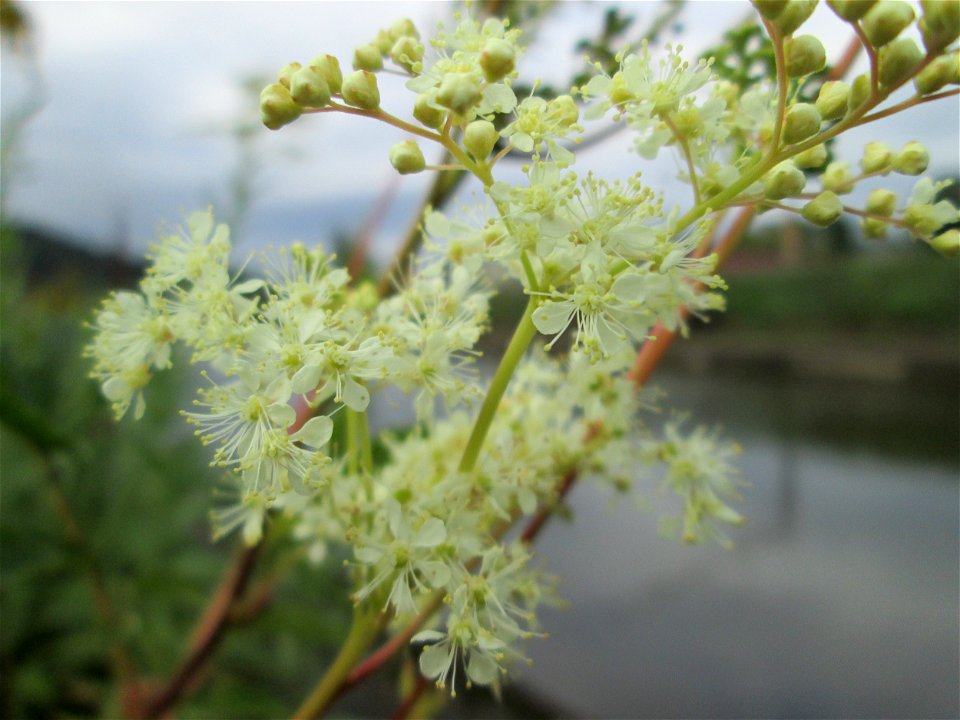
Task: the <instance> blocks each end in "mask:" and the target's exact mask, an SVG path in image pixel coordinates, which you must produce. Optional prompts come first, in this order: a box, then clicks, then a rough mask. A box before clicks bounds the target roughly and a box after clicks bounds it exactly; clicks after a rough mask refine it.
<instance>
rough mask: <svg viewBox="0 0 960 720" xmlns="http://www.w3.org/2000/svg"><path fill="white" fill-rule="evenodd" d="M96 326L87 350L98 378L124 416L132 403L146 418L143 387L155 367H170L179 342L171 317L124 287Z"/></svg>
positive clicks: (116, 410)
mask: <svg viewBox="0 0 960 720" xmlns="http://www.w3.org/2000/svg"><path fill="white" fill-rule="evenodd" d="M93 329H94V331H95V335H94V337H93V340H92V341H91V343H90V345H88V346H87V348H86V349H85V354H86V355H87V356H88V357H91V358H93V360H94V368H93V372H92V376H93V377H95V378H97V379H99V380H100V382H101V385H102V389H103V394H104V396H105V397H106V398H107V399H108V400H110V401H111V403H112V405H113V411H114V413H115V414H116V416H117V418H118V419H119V418H121V417H123V415H124V414H125V413H126V412H127V409H128V408H129V407H130V404H131V402H133V404H134V416H135V417H136V418H137V419H140V418H141V417H142V416H143V413H144V410H145V409H146V403H145V402H144V399H143V393H142V390H143V388H144V387H145V386H146V385H147V383H148V382H149V381H150V378H151V377H152V370H154V369H158V370H159V369H163V368H167V367H169V366H170V347H171V343H172V341H173V340H174V334H173V331H172V330H171V326H170V319H169V318H168V317H167V316H166V315H165V314H164V313H162V312H161V311H159V310H158V309H157V308H156V307H154V306H153V305H151V304H150V303H149V302H148V301H147V299H146V298H145V297H144V296H143V295H141V294H139V293H132V292H127V291H120V292H115V293H113V294H112V295H110V296H109V297H108V298H107V299H106V300H105V301H104V303H103V306H102V307H101V308H100V310H99V311H97V314H96V317H95V318H94V322H93Z"/></svg>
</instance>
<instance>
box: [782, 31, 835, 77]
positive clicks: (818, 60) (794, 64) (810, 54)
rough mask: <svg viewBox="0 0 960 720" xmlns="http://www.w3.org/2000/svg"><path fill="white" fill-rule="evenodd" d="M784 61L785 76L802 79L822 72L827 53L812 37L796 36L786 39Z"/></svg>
mask: <svg viewBox="0 0 960 720" xmlns="http://www.w3.org/2000/svg"><path fill="white" fill-rule="evenodd" d="M786 61H787V75H789V76H790V77H803V76H804V75H809V74H810V73H815V72H818V71H820V70H823V67H824V65H826V64H827V51H826V50H824V48H823V43H822V42H820V41H819V40H817V38H815V37H814V36H813V35H797V36H796V37H791V38H787V42H786Z"/></svg>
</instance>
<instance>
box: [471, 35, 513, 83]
mask: <svg viewBox="0 0 960 720" xmlns="http://www.w3.org/2000/svg"><path fill="white" fill-rule="evenodd" d="M516 61H517V54H516V51H515V50H514V49H513V45H511V44H510V43H509V42H507V41H506V40H504V39H503V38H490V39H489V40H487V42H486V44H485V45H484V46H483V51H482V52H481V53H480V68H481V69H482V70H483V76H484V77H485V78H486V80H487V82H497V80H501V79H503V78H505V77H506V76H507V75H509V74H510V73H512V72H513V68H514V67H515V65H516Z"/></svg>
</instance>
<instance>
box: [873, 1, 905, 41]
mask: <svg viewBox="0 0 960 720" xmlns="http://www.w3.org/2000/svg"><path fill="white" fill-rule="evenodd" d="M913 18H914V12H913V8H912V7H910V6H909V5H908V4H907V3H905V2H903V0H880V2H878V3H877V4H876V5H874V6H873V7H872V8H870V10H868V11H867V14H866V15H864V16H863V20H862V21H861V25H862V27H863V32H864V34H865V35H866V36H867V39H868V40H869V41H870V44H871V45H873V46H874V47H881V46H883V45H886V44H887V43H888V42H890V41H891V40H893V39H894V38H895V37H896V36H897V35H899V34H900V33H901V32H902V31H903V29H904V28H905V27H907V26H908V25H909V24H910V23H912V22H913Z"/></svg>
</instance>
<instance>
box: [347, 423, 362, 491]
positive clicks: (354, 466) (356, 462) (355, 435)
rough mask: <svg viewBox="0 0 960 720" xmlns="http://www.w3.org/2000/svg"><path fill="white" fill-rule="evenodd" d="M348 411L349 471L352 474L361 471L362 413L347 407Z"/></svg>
mask: <svg viewBox="0 0 960 720" xmlns="http://www.w3.org/2000/svg"><path fill="white" fill-rule="evenodd" d="M346 412H347V471H348V472H349V473H350V474H351V475H356V474H357V473H358V472H360V446H359V442H360V429H359V425H360V414H359V413H358V412H357V411H356V410H352V409H350V408H346Z"/></svg>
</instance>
